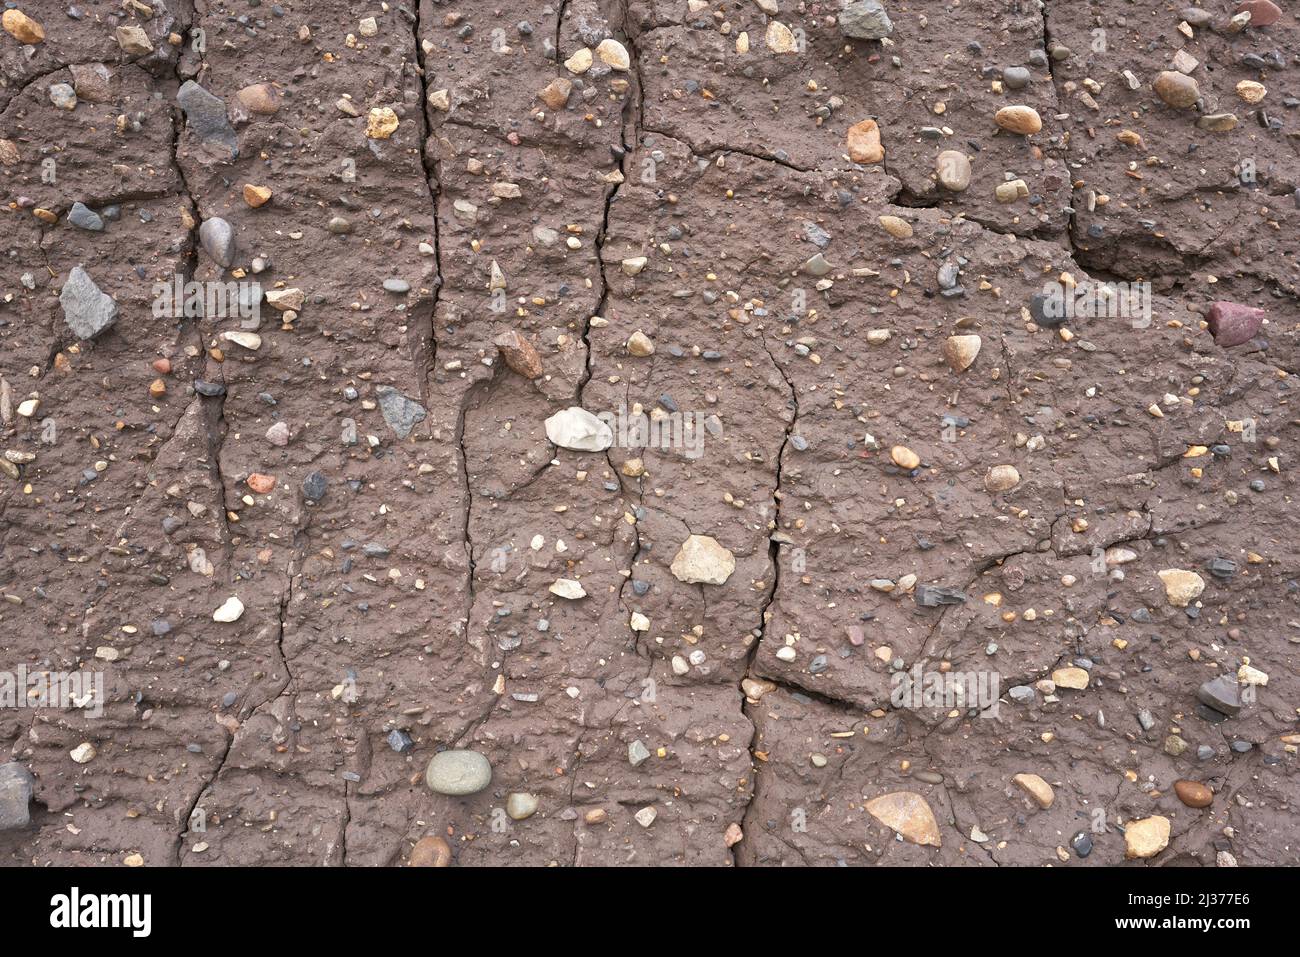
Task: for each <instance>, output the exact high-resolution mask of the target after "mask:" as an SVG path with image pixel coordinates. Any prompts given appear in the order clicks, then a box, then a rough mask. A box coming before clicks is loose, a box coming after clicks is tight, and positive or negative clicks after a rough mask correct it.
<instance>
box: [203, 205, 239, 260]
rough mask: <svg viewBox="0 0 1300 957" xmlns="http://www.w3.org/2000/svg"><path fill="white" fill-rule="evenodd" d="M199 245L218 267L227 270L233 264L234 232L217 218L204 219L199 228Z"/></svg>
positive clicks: (222, 220) (228, 224) (223, 221)
mask: <svg viewBox="0 0 1300 957" xmlns="http://www.w3.org/2000/svg"><path fill="white" fill-rule="evenodd" d="M199 243H200V244H201V245H202V246H203V251H204V252H205V253H207V254H208V255H209V256H210V257H212V261H213V262H215V263H216V264H217V265H218V266H222V267H224V268H226V269H229V268H230V267H231V266H232V265H233V264H234V262H235V231H234V230H233V229H232V228H231V226H230V223H228V222H226V220H224V219H222V218H221V217H219V216H214V217H212V218H211V219H205V220H204V221H203V225H201V226H200V227H199Z"/></svg>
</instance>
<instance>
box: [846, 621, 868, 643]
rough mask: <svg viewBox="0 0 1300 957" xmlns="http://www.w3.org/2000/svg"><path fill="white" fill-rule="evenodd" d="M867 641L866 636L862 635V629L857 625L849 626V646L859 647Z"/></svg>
mask: <svg viewBox="0 0 1300 957" xmlns="http://www.w3.org/2000/svg"><path fill="white" fill-rule="evenodd" d="M866 640H867V636H866V635H865V634H863V633H862V629H861V628H859V627H858V626H857V625H849V644H851V645H855V646H861V645H862V643H863V642H865V641H866Z"/></svg>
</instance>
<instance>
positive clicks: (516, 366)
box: [492, 329, 543, 380]
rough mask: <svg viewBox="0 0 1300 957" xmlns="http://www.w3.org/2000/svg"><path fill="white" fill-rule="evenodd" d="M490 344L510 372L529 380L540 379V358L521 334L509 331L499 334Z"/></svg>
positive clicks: (512, 330)
mask: <svg viewBox="0 0 1300 957" xmlns="http://www.w3.org/2000/svg"><path fill="white" fill-rule="evenodd" d="M492 342H493V344H494V345H495V346H496V347H497V351H498V352H500V353H501V358H502V359H503V360H504V361H505V364H506V366H507V367H508V368H509V369H510V370H511V371H512V372H515V373H516V374H518V375H521V376H523V377H524V378H525V379H530V380H531V379H537V378H540V377H541V375H542V371H543V370H542V357H541V356H540V355H539V354H538V352H537V349H536V348H535V347H534V346H533V344H532V343H531V342H529V341H528V339H527V338H525V337H524V335H523V333H520V332H517V331H515V330H514V329H511V330H509V331H507V332H503V333H501V335H499V336H497V337H496V338H495V339H493V340H492Z"/></svg>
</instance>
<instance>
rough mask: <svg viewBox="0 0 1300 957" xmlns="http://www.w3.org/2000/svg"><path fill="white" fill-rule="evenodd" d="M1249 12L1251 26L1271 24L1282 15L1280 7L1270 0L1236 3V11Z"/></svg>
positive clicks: (1250, 0) (1247, 0)
mask: <svg viewBox="0 0 1300 957" xmlns="http://www.w3.org/2000/svg"><path fill="white" fill-rule="evenodd" d="M1247 12H1248V13H1250V25H1251V26H1252V27H1267V26H1272V25H1273V24H1274V23H1277V21H1278V20H1279V19H1280V18H1281V16H1282V8H1281V7H1279V6H1278V5H1277V4H1276V3H1273V2H1272V0H1245V2H1243V3H1239V4H1237V9H1236V10H1234V11H1233V13H1234V14H1237V13H1247Z"/></svg>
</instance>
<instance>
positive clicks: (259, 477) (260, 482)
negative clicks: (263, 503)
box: [247, 472, 275, 495]
mask: <svg viewBox="0 0 1300 957" xmlns="http://www.w3.org/2000/svg"><path fill="white" fill-rule="evenodd" d="M247 482H248V487H249V488H251V489H252V490H253V491H254V492H256V493H257V494H258V495H267V494H269V493H271V492H273V491H275V476H274V475H266V474H264V473H262V472H254V473H253V474H252V475H250V476H249V477H248V479H247Z"/></svg>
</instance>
